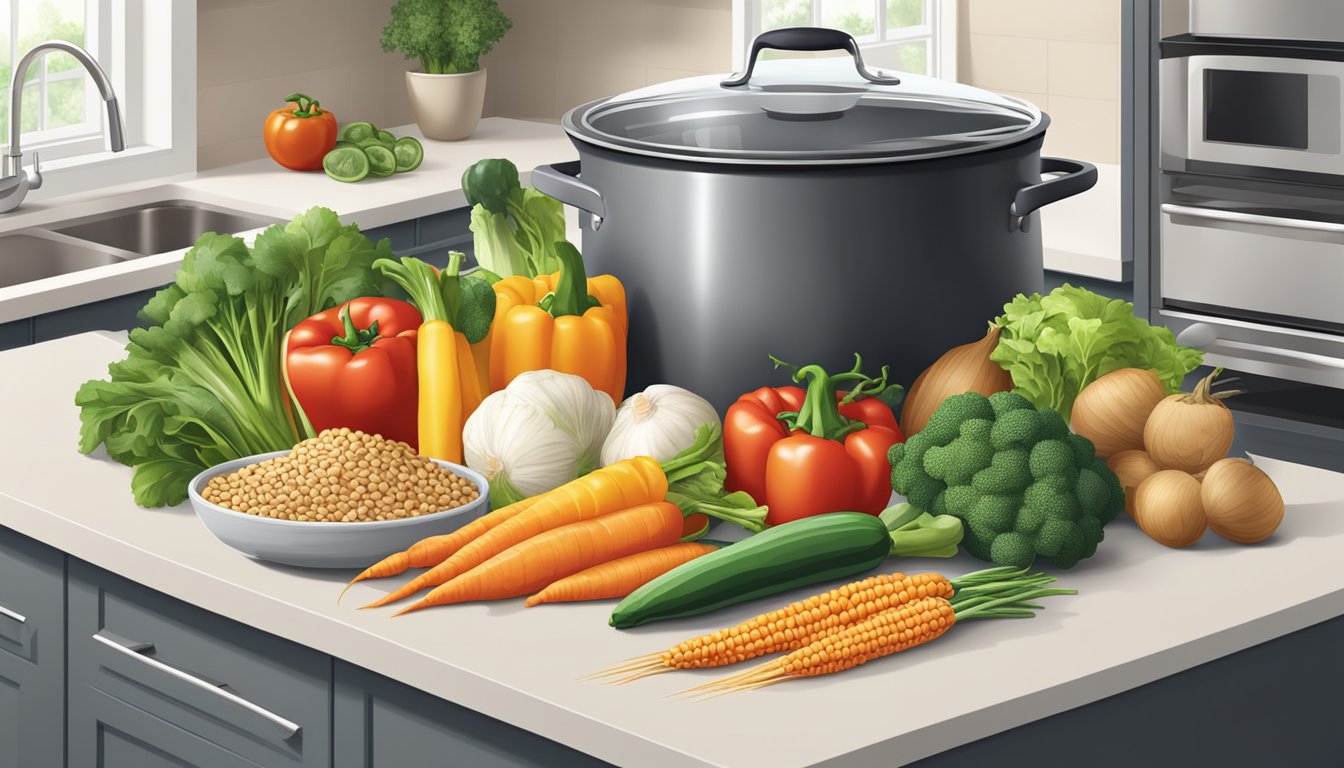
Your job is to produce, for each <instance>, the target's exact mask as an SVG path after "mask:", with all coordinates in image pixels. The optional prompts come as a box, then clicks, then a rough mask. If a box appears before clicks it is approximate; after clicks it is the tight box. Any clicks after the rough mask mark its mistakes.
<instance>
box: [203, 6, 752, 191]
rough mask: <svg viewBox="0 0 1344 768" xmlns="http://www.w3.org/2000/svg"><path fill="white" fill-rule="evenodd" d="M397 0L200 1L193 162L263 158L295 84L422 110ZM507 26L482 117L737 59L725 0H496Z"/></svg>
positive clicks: (353, 113)
mask: <svg viewBox="0 0 1344 768" xmlns="http://www.w3.org/2000/svg"><path fill="white" fill-rule="evenodd" d="M392 2H393V0H199V5H198V26H197V29H198V32H197V51H198V64H197V84H198V88H199V93H198V98H197V120H198V125H199V129H198V143H199V150H198V155H197V159H198V164H199V167H200V168H202V169H207V168H213V167H216V166H220V165H227V164H229V163H237V162H242V161H244V160H250V159H253V158H257V157H264V156H265V153H266V150H265V148H264V147H263V146H262V143H261V123H262V120H263V119H264V118H265V116H266V114H267V113H269V112H270V111H271V110H273V109H276V108H277V107H279V106H280V105H281V101H280V99H282V98H283V97H284V96H286V95H287V94H290V93H293V92H294V91H300V92H303V93H307V94H309V95H313V96H317V97H318V98H319V99H321V100H322V103H323V105H325V106H329V107H331V109H332V111H333V112H335V113H336V115H337V117H338V119H340V120H341V121H345V120H352V119H363V120H370V121H372V122H374V123H375V124H378V125H385V126H393V125H404V124H406V123H410V122H413V121H414V118H413V116H412V115H411V111H410V105H409V104H408V102H407V100H406V87H405V84H404V79H403V78H404V76H403V74H402V73H403V72H405V71H406V69H407V68H408V65H409V66H411V67H413V66H414V64H412V63H410V62H407V61H406V60H405V59H404V58H403V57H401V56H400V55H398V54H388V53H383V52H382V51H381V50H380V49H379V47H378V36H379V32H380V31H381V30H382V27H383V25H384V24H385V23H386V21H387V12H388V9H389V8H390V7H391V6H392ZM499 5H500V7H501V8H502V9H503V10H504V12H505V13H506V14H508V16H509V18H510V19H512V20H513V29H511V30H510V31H509V33H508V34H507V35H505V37H504V39H503V40H502V41H500V43H499V45H497V46H496V47H495V50H494V51H492V52H491V53H490V54H489V55H488V56H486V57H485V59H484V60H483V64H484V65H485V67H486V69H487V70H488V72H489V75H488V77H489V86H488V88H487V90H486V94H487V95H486V104H485V114H486V115H505V116H508V117H520V118H529V119H538V120H559V119H560V116H561V115H563V114H564V113H565V111H566V110H567V109H569V108H570V107H572V106H575V105H577V104H580V103H582V102H584V101H588V100H591V99H596V98H599V97H602V96H609V95H612V94H615V93H620V92H623V91H627V90H630V89H632V88H638V87H640V86H643V85H645V84H648V83H657V82H662V81H664V80H671V79H674V78H679V77H689V76H692V75H697V74H710V73H717V72H727V71H728V70H729V69H730V68H731V61H730V60H731V53H730V43H729V39H730V36H731V29H732V15H731V8H732V2H731V0H637V1H636V0H500V2H499Z"/></svg>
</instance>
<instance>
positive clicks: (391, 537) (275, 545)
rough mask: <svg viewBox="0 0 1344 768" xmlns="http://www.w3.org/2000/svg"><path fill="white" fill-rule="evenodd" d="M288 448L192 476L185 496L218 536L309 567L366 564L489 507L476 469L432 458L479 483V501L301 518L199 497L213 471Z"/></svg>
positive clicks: (248, 551)
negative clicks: (382, 516)
mask: <svg viewBox="0 0 1344 768" xmlns="http://www.w3.org/2000/svg"><path fill="white" fill-rule="evenodd" d="M288 453H289V451H276V452H275V453H263V454H259V455H257V456H248V457H246V458H242V459H237V460H235V461H228V462H225V463H223V464H219V465H217V466H214V467H211V468H210V469H207V470H205V471H204V472H202V473H200V474H199V475H197V476H196V477H194V478H192V480H191V485H189V486H188V487H187V495H188V497H189V498H190V499H191V506H192V507H193V508H194V509H195V510H196V516H197V517H199V518H200V519H201V522H202V523H205V527H206V528H208V529H210V532H211V533H213V534H214V535H215V538H217V539H219V540H220V541H222V542H224V543H225V544H228V545H229V546H230V547H233V548H234V549H236V550H238V551H239V552H242V553H243V554H245V555H248V556H250V557H255V558H257V559H258V560H267V561H270V562H272V563H280V564H282V565H298V566H302V567H305V568H366V567H368V566H370V565H372V564H373V563H375V562H377V561H379V560H381V559H383V558H384V557H387V556H388V555H390V554H392V553H393V552H400V551H402V550H404V549H406V548H407V547H409V546H411V545H412V544H414V543H415V542H417V541H419V540H421V539H423V538H425V537H427V536H438V535H440V534H445V533H452V532H453V531H455V530H457V529H458V528H461V527H462V526H464V525H466V524H467V523H469V522H471V521H472V520H475V519H476V518H478V517H480V516H481V515H483V514H485V513H486V512H488V511H489V509H490V506H489V505H490V483H489V482H487V481H486V479H485V478H484V477H482V476H481V475H479V474H478V473H476V472H473V471H472V470H470V469H468V468H466V467H464V466H462V465H460V464H453V463H451V462H447V461H439V460H438V459H431V461H433V462H434V463H435V464H438V465H439V466H441V467H447V468H448V469H451V470H452V471H454V472H456V473H457V474H459V475H462V476H463V477H465V478H467V479H468V480H470V481H471V482H472V484H474V485H475V486H476V492H477V494H478V496H477V497H476V500H475V501H473V502H471V503H469V504H463V505H462V506H460V507H455V508H453V509H447V510H444V511H442V512H433V513H431V514H428V515H420V516H419V517H406V518H401V519H398V520H372V521H369V522H363V523H326V522H299V521H296V520H277V519H275V518H272V517H262V516H260V515H249V514H246V513H244V512H237V511H234V510H232V509H226V508H224V507H221V506H219V505H218V504H212V503H210V502H208V501H206V500H205V499H203V498H201V490H202V489H203V488H205V484H206V483H207V482H208V481H209V480H210V478H212V477H214V476H215V475H222V474H227V473H229V472H233V471H236V470H239V469H242V468H243V467H245V466H247V465H249V464H256V463H257V462H259V461H265V460H267V459H274V458H277V457H279V456H285V455H287V454H288Z"/></svg>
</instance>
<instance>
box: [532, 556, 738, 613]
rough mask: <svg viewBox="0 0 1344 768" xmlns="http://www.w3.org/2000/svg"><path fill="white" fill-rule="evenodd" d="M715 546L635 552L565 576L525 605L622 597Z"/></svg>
mask: <svg viewBox="0 0 1344 768" xmlns="http://www.w3.org/2000/svg"><path fill="white" fill-rule="evenodd" d="M716 549H718V547H716V546H714V545H713V544H701V543H700V542H696V541H692V542H684V543H681V544H673V545H672V546H670V547H659V548H658V549H650V550H648V551H645V552H638V553H635V554H633V555H628V556H626V557H622V558H619V559H616V560H609V561H607V562H605V563H601V564H599V565H594V566H593V567H592V568H589V569H587V570H584V571H579V572H578V573H576V574H574V575H573V576H566V577H565V578H563V579H560V580H559V581H555V582H551V585H550V586H548V587H546V588H545V589H543V590H541V591H540V592H538V593H537V594H535V595H533V596H531V597H529V598H527V602H526V603H524V605H526V606H527V607H528V608H531V607H532V606H534V605H539V604H541V603H572V602H578V601H580V600H604V599H606V598H611V597H625V596H626V595H628V594H630V593H631V592H634V591H635V590H636V589H638V588H640V587H642V586H644V585H645V584H647V583H648V582H650V581H652V580H653V579H655V578H657V577H658V576H662V575H663V574H664V573H667V572H668V571H670V570H672V569H673V568H676V567H677V566H678V565H681V564H682V563H687V562H690V561H692V560H694V559H695V558H697V557H699V556H701V555H707V554H709V553H710V552H713V551H714V550H716Z"/></svg>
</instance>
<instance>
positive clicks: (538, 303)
mask: <svg viewBox="0 0 1344 768" xmlns="http://www.w3.org/2000/svg"><path fill="white" fill-rule="evenodd" d="M556 252H557V254H558V255H559V257H560V262H561V268H560V271H559V272H556V273H555V274H552V275H539V276H537V277H535V278H530V279H529V278H526V277H521V276H514V277H506V278H504V279H503V280H501V281H499V282H498V283H495V322H494V324H493V325H492V326H491V329H490V335H489V336H488V337H487V338H486V341H485V342H483V343H488V344H489V345H490V390H491V391H494V390H499V389H503V388H504V387H506V386H508V384H509V382H510V381H513V379H514V377H516V376H517V375H518V374H520V373H525V372H527V371H537V370H542V369H546V368H549V369H551V370H556V371H560V372H562V373H572V374H575V375H577V376H582V377H583V378H584V379H586V380H587V381H588V383H589V384H590V385H591V386H592V387H593V389H596V390H599V391H602V392H606V393H607V394H608V395H609V396H610V397H611V399H612V401H613V402H616V403H620V402H621V398H622V396H623V395H624V393H625V340H626V333H627V329H628V327H629V320H628V318H627V315H626V305H625V287H624V286H622V285H621V281H620V280H617V279H616V278H615V277H613V276H611V275H599V276H597V277H594V278H586V277H585V275H584V269H583V257H582V256H581V255H580V254H579V252H578V250H577V249H576V248H574V246H572V245H570V244H569V243H560V244H558V245H557V247H556Z"/></svg>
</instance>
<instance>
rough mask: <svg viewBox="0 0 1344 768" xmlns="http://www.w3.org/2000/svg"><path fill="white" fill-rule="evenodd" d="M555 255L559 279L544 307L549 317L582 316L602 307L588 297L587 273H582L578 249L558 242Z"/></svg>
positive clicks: (581, 256)
mask: <svg viewBox="0 0 1344 768" xmlns="http://www.w3.org/2000/svg"><path fill="white" fill-rule="evenodd" d="M555 254H556V256H558V257H559V259H560V279H559V280H557V281H556V284H555V291H554V292H553V293H552V294H551V297H552V298H551V301H550V305H549V306H548V307H546V311H547V312H548V313H550V315H551V317H563V316H564V315H579V316H582V315H583V313H584V312H587V311H588V310H590V309H592V308H593V307H600V306H602V302H600V301H598V300H597V299H595V298H593V297H592V296H590V295H588V273H587V272H585V271H584V268H583V255H582V254H580V253H579V249H578V248H575V247H574V246H573V245H571V244H570V243H568V242H559V243H556V244H555Z"/></svg>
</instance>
